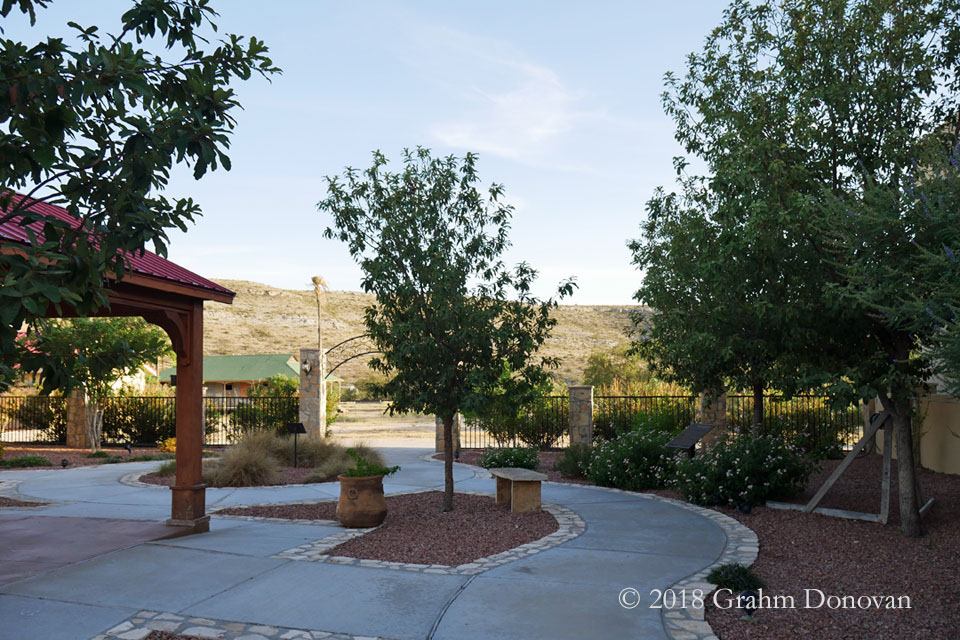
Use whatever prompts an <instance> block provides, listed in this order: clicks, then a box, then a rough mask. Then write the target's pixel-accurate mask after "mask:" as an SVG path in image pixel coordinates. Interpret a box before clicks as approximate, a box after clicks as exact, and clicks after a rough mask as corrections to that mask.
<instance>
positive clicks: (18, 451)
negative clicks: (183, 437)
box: [0, 444, 160, 472]
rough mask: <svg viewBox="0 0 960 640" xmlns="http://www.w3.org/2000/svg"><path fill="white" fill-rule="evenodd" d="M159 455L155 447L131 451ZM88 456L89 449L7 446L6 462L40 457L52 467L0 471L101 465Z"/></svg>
mask: <svg viewBox="0 0 960 640" xmlns="http://www.w3.org/2000/svg"><path fill="white" fill-rule="evenodd" d="M102 451H105V452H106V453H108V454H110V455H111V456H116V457H118V458H124V459H126V458H129V457H130V454H128V453H127V450H126V449H118V448H116V447H104V448H103V449H102ZM158 453H160V450H159V449H157V448H156V447H143V448H141V447H135V448H134V450H133V454H132V455H133V456H134V457H136V456H145V455H157V454H158ZM89 455H90V449H74V448H68V447H64V446H60V445H30V446H19V445H11V444H7V445H5V446H4V449H3V457H4V459H6V460H9V459H10V458H20V457H22V456H42V457H44V458H46V459H47V460H49V461H50V462H51V463H52V464H53V466H52V467H18V468H17V469H0V472H2V471H23V470H25V469H50V470H53V469H61V468H63V467H61V465H60V461H61V460H64V459H65V460H66V461H67V462H69V463H70V464H69V465H68V466H67V468H68V469H70V468H73V467H89V466H94V465H100V464H103V458H88V457H87V456H89Z"/></svg>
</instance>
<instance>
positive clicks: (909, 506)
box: [880, 393, 922, 538]
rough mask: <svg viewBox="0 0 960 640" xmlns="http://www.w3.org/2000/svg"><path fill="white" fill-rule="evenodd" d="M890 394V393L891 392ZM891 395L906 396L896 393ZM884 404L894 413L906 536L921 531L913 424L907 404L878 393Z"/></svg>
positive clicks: (902, 517)
mask: <svg viewBox="0 0 960 640" xmlns="http://www.w3.org/2000/svg"><path fill="white" fill-rule="evenodd" d="M891 395H893V394H891ZM893 397H906V394H905V393H904V394H898V395H895V396H893ZM880 402H882V403H883V408H884V409H886V410H887V411H889V412H890V415H891V416H893V434H894V435H893V437H894V442H895V443H896V445H897V489H898V493H899V501H900V531H901V533H903V535H905V536H907V537H909V538H916V537H919V536H920V535H921V534H922V531H921V528H920V503H919V501H918V500H917V476H916V470H915V468H914V465H913V428H912V426H913V425H912V422H911V416H910V406H909V403H907V404H906V405H905V406H901V404H902V403H898V402H897V401H895V400H893V399H892V398H891V397H888V396H886V395H884V394H881V395H880Z"/></svg>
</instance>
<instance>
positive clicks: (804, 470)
mask: <svg viewBox="0 0 960 640" xmlns="http://www.w3.org/2000/svg"><path fill="white" fill-rule="evenodd" d="M812 470H813V466H812V463H811V462H810V461H809V460H808V459H807V458H806V457H805V456H804V454H803V451H802V450H801V449H800V448H799V447H797V446H796V445H794V444H792V443H791V442H789V441H788V440H786V439H784V438H780V437H777V436H763V435H759V436H758V435H753V434H751V433H744V434H740V435H739V436H728V437H725V438H721V439H720V440H718V441H717V443H716V444H715V445H714V446H713V447H710V448H708V449H706V450H704V451H701V452H700V453H698V454H697V456H696V457H695V458H690V459H684V460H682V461H681V462H680V464H679V466H678V468H677V478H676V484H677V488H678V489H679V491H680V493H682V494H683V497H684V498H686V499H687V500H689V501H690V502H694V503H696V504H704V505H716V504H731V505H741V504H750V505H756V504H760V503H762V502H763V501H765V500H771V499H776V498H787V497H791V496H794V495H796V494H798V493H800V492H802V491H803V489H804V487H806V485H807V480H808V479H809V478H810V473H811V472H812Z"/></svg>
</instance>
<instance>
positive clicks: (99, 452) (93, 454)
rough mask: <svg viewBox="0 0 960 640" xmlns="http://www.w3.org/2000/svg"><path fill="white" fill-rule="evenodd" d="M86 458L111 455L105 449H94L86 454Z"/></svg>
mask: <svg viewBox="0 0 960 640" xmlns="http://www.w3.org/2000/svg"><path fill="white" fill-rule="evenodd" d="M87 457H88V458H109V457H111V455H110V454H109V453H107V452H106V451H94V452H93V453H90V454H89V455H87Z"/></svg>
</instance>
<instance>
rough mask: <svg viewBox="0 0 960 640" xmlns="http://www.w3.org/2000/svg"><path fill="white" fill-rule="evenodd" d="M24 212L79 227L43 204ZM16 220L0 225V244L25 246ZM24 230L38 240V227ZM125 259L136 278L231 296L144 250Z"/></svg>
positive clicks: (25, 239) (59, 209) (58, 210)
mask: <svg viewBox="0 0 960 640" xmlns="http://www.w3.org/2000/svg"><path fill="white" fill-rule="evenodd" d="M23 197H24V196H22V195H20V194H14V196H13V200H14V201H15V202H20V201H21V200H22V199H23ZM28 208H29V209H30V210H31V211H34V212H36V213H39V214H41V215H42V216H44V217H51V218H58V219H60V220H64V221H66V222H68V223H69V224H70V225H71V226H72V227H74V228H76V227H78V226H79V225H80V221H79V220H77V219H76V218H74V217H73V216H71V215H70V213H69V212H68V211H67V210H66V209H64V208H63V207H58V206H56V205H52V204H48V203H46V202H35V203H33V204H32V205H30V206H29V207H28ZM20 220H22V218H19V217H18V218H13V219H12V220H8V221H7V222H4V223H2V224H0V238H2V239H3V240H10V241H13V242H19V243H22V244H28V243H29V239H28V237H27V233H26V230H25V228H24V227H23V226H22V225H20V224H19V221H20ZM28 226H29V227H30V228H31V229H32V230H33V231H34V233H36V234H37V236H38V237H42V231H43V224H42V223H39V222H35V223H32V224H30V225H28ZM127 258H128V260H127V264H128V265H129V267H130V270H131V271H132V272H134V273H137V274H139V275H143V276H147V277H150V278H157V279H159V280H168V281H170V282H176V283H179V284H184V285H187V286H190V287H196V288H198V289H205V290H207V291H215V292H217V293H220V294H227V295H229V296H233V295H234V293H233V291H230V290H229V289H227V288H226V287H221V286H220V285H218V284H217V283H216V282H213V281H211V280H207V279H206V278H204V277H202V276H199V275H197V274H195V273H194V272H192V271H189V270H188V269H184V268H183V267H181V266H180V265H178V264H175V263H173V262H170V261H169V260H167V259H165V258H161V257H160V256H158V255H157V254H155V253H153V252H151V251H146V250H145V251H143V252H142V253H128V254H127Z"/></svg>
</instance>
